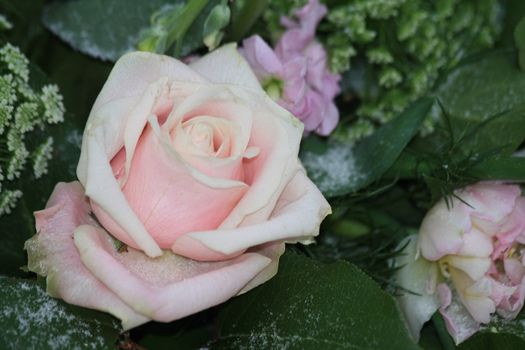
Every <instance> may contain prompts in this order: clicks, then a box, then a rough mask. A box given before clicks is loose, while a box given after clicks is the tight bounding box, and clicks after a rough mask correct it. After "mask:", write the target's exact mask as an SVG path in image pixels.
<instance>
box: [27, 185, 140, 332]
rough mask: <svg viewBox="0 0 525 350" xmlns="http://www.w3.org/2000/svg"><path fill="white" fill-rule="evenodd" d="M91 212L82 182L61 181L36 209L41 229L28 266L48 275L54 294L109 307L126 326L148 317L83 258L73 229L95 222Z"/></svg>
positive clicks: (29, 245) (100, 307) (30, 245)
mask: <svg viewBox="0 0 525 350" xmlns="http://www.w3.org/2000/svg"><path fill="white" fill-rule="evenodd" d="M89 214H90V211H89V205H88V203H87V201H86V198H85V197H84V189H83V188H82V186H81V185H80V183H78V182H71V183H58V184H57V185H56V187H55V189H54V191H53V193H52V194H51V197H50V199H49V201H48V203H47V206H46V209H44V210H41V211H38V212H36V213H35V218H36V228H37V232H38V233H37V234H36V235H35V236H34V237H33V238H31V239H30V240H28V241H27V242H26V244H25V249H26V250H27V255H28V269H29V270H31V271H33V272H36V273H38V274H39V275H41V276H47V278H46V280H47V291H48V293H49V294H50V295H51V296H53V297H55V298H62V299H64V300H65V301H66V302H68V303H71V304H75V305H80V306H83V307H88V308H91V309H97V310H101V311H107V312H109V313H111V314H113V315H115V316H116V317H118V318H119V319H121V320H122V325H123V327H124V329H130V328H133V327H136V326H138V325H140V324H142V323H145V322H147V321H149V319H148V318H146V317H145V316H144V315H142V314H140V313H137V312H136V311H134V310H133V309H131V308H130V307H129V306H128V305H127V304H125V303H124V302H122V300H120V298H119V297H118V296H117V295H116V294H115V293H113V292H112V291H110V290H109V289H108V288H106V287H105V286H104V285H103V284H102V283H100V282H99V281H98V280H97V279H96V278H95V277H94V276H93V275H92V274H91V273H90V272H89V271H88V270H87V269H86V268H85V266H84V265H83V264H82V262H81V261H80V256H79V254H78V250H77V248H76V247H75V244H74V242H73V239H72V236H73V230H74V229H75V228H76V227H77V226H79V225H82V224H92V225H95V223H94V221H93V220H92V219H91V218H90V216H89Z"/></svg>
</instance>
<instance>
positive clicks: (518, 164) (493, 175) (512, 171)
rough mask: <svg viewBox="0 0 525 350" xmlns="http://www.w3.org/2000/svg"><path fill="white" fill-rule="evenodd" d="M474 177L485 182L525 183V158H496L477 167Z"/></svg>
mask: <svg viewBox="0 0 525 350" xmlns="http://www.w3.org/2000/svg"><path fill="white" fill-rule="evenodd" d="M472 175H473V176H476V177H479V178H480V179H483V180H508V181H520V182H522V181H525V158H523V157H496V158H492V159H487V160H486V161H484V162H482V163H480V164H478V165H476V166H475V167H474V168H473V169H472Z"/></svg>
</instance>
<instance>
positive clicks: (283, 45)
mask: <svg viewBox="0 0 525 350" xmlns="http://www.w3.org/2000/svg"><path fill="white" fill-rule="evenodd" d="M326 12H327V9H326V6H324V5H321V4H320V3H319V1H318V0H310V1H309V2H308V4H307V5H306V6H304V7H303V8H301V9H299V10H297V11H296V12H295V17H296V18H295V19H292V18H287V17H283V18H282V19H281V24H282V25H283V26H284V27H285V28H286V31H285V32H284V34H283V35H282V36H281V38H280V39H279V41H278V43H277V45H276V47H275V50H273V49H272V48H271V47H270V46H269V45H268V44H267V43H266V42H265V41H264V40H263V39H262V38H261V37H259V36H258V35H254V36H251V37H250V38H248V39H246V40H244V41H243V49H242V53H243V55H244V56H245V58H246V60H247V61H248V63H249V64H250V65H251V67H252V69H253V71H254V72H255V74H256V76H257V78H258V79H259V81H260V82H261V83H262V85H263V87H265V90H266V91H267V92H268V94H269V95H270V96H271V97H272V98H274V99H275V100H277V101H278V103H279V104H280V105H281V106H283V107H284V108H286V109H287V110H288V111H290V112H291V113H293V114H294V115H295V116H296V117H297V118H299V119H300V120H301V121H302V122H303V123H304V126H305V132H312V131H313V132H316V133H317V134H319V135H329V134H330V133H331V132H332V131H333V130H334V128H335V127H336V126H337V123H338V121H339V111H338V110H337V107H336V105H335V103H334V98H335V96H337V95H338V94H339V92H340V89H339V84H338V83H339V80H340V79H341V77H340V76H339V75H337V74H333V73H331V72H330V71H329V70H328V67H327V54H326V51H325V49H324V48H323V46H322V45H321V44H320V43H319V42H317V41H316V40H315V32H316V28H317V25H318V24H319V21H321V19H322V18H323V17H324V16H325V15H326Z"/></svg>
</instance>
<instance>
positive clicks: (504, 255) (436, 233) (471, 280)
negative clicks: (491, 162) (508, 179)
mask: <svg viewBox="0 0 525 350" xmlns="http://www.w3.org/2000/svg"><path fill="white" fill-rule="evenodd" d="M456 194H457V196H458V197H459V198H461V199H462V200H463V201H459V200H457V199H454V201H453V207H452V208H447V206H446V204H445V203H444V201H441V202H440V203H438V204H437V205H436V206H435V207H434V208H432V209H431V210H430V211H429V213H428V214H427V216H426V217H425V219H424V220H423V223H422V225H421V229H420V232H419V242H418V245H419V250H420V253H421V256H422V257H423V258H425V259H426V260H429V261H435V262H437V264H438V266H439V270H440V272H441V276H443V277H444V280H442V282H441V283H438V285H437V288H436V293H437V295H438V297H439V301H440V302H439V304H440V312H441V314H442V315H443V318H444V319H445V321H446V323H447V328H448V330H449V332H450V333H451V335H452V336H453V337H454V338H455V339H456V342H460V341H462V340H464V339H465V338H467V337H468V336H470V335H471V334H473V333H474V332H475V331H476V330H477V329H478V327H479V325H480V324H487V323H489V322H490V320H491V316H492V314H493V313H494V312H497V313H498V314H499V315H500V316H502V317H504V318H506V319H512V318H514V317H516V315H517V314H518V313H519V311H520V310H521V309H522V307H523V303H524V298H525V254H524V252H525V197H523V196H521V190H520V188H519V186H516V185H505V184H499V183H479V184H476V185H473V186H469V187H467V188H465V189H463V190H461V191H458V192H457V193H456ZM438 282H439V279H438ZM461 309H463V310H465V312H459V311H458V310H461ZM467 320H470V321H468V322H466V321H467Z"/></svg>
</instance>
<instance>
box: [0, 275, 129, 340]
mask: <svg viewBox="0 0 525 350" xmlns="http://www.w3.org/2000/svg"><path fill="white" fill-rule="evenodd" d="M0 314H1V317H0V348H1V349H6V350H10V349H13V350H18V349H28V350H29V349H39V350H41V349H42V350H45V349H93V350H98V349H115V342H116V339H117V336H118V333H119V331H120V329H119V324H118V322H117V320H116V319H114V318H113V317H111V316H109V315H107V314H103V313H100V312H96V311H92V310H87V309H82V308H80V307H76V306H72V305H68V304H66V303H64V302H62V301H60V300H57V299H53V298H51V297H50V296H48V295H47V294H46V292H45V291H44V289H43V288H42V287H40V286H39V285H38V284H37V283H36V281H34V280H20V279H11V278H6V277H0Z"/></svg>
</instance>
